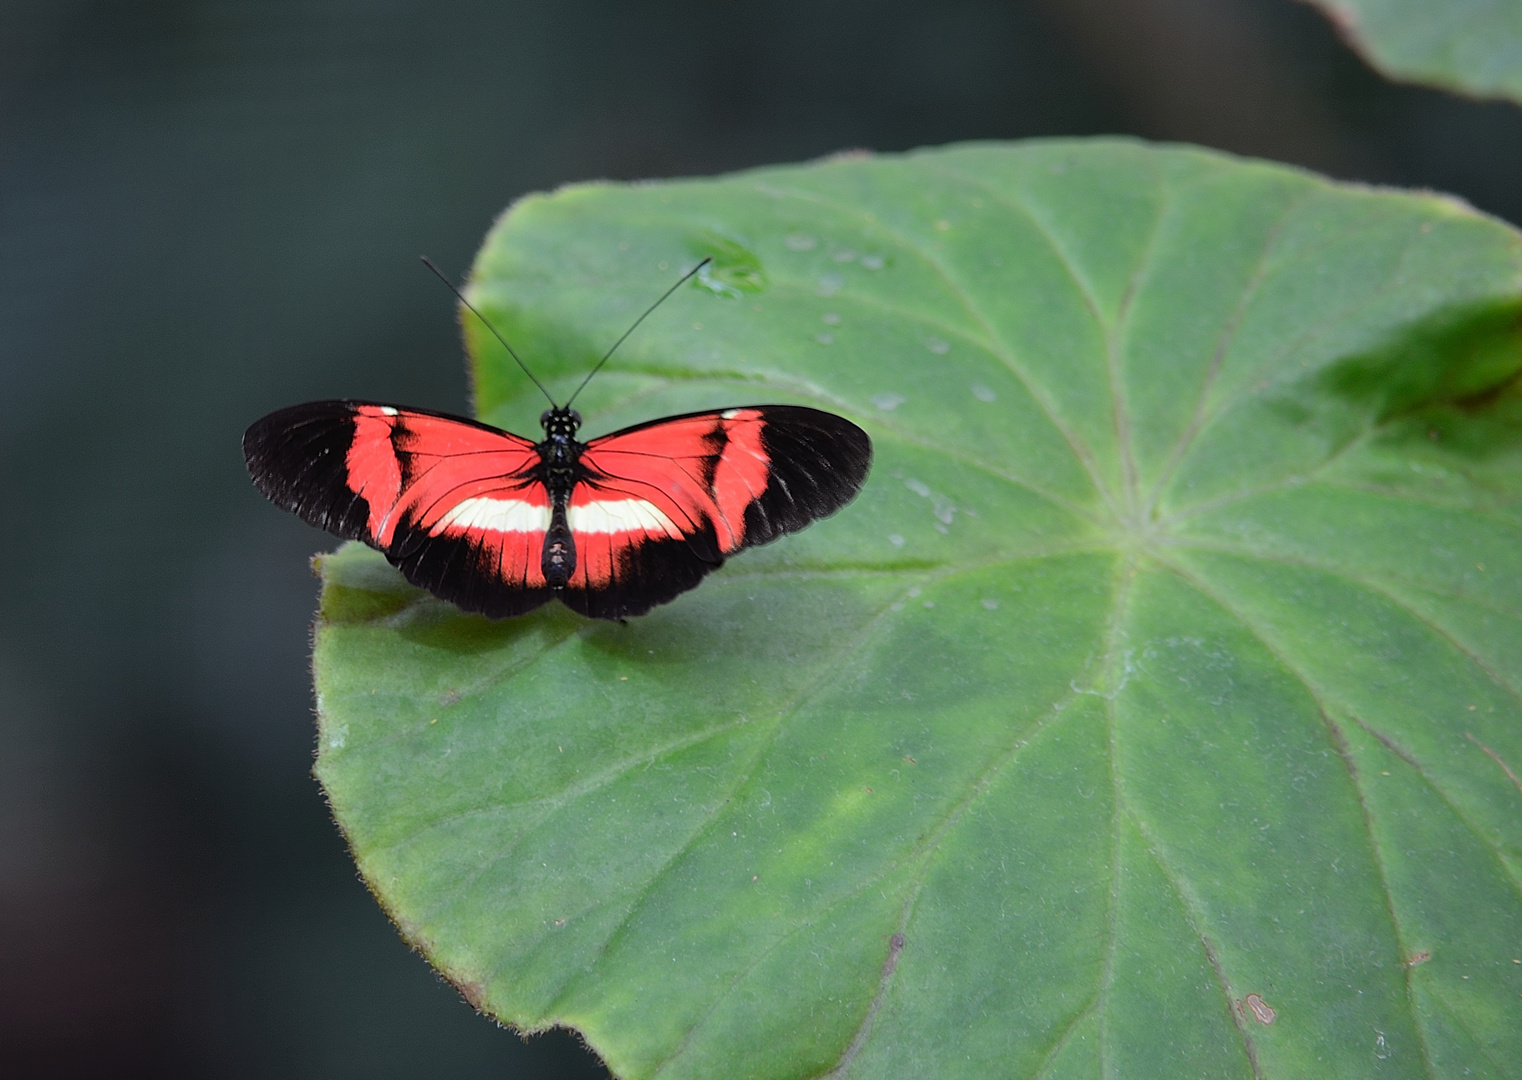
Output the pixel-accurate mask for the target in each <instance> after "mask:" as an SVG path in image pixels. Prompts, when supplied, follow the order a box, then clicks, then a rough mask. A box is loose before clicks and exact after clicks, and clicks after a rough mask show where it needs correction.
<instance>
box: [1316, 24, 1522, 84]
mask: <svg viewBox="0 0 1522 1080" xmlns="http://www.w3.org/2000/svg"><path fill="white" fill-rule="evenodd" d="M1310 3H1313V4H1315V5H1316V6H1317V7H1320V8H1322V9H1324V10H1325V11H1326V13H1327V14H1328V15H1329V16H1330V17H1331V19H1332V21H1333V22H1335V23H1336V24H1337V26H1338V27H1339V29H1341V30H1342V32H1343V35H1344V36H1345V37H1346V38H1347V39H1348V40H1349V42H1350V43H1351V44H1352V45H1354V46H1355V47H1356V48H1357V49H1358V50H1359V51H1360V52H1362V53H1363V54H1364V56H1365V57H1366V58H1367V59H1368V61H1369V63H1370V64H1372V65H1373V66H1374V67H1376V68H1378V69H1379V70H1380V71H1382V72H1384V74H1386V75H1388V76H1390V77H1391V78H1394V79H1401V80H1404V81H1407V82H1417V83H1426V84H1427V85H1429V86H1437V87H1441V88H1442V89H1444V90H1454V91H1457V92H1459V93H1461V94H1474V95H1476V96H1479V97H1498V98H1510V99H1511V100H1512V101H1518V102H1522V0H1310Z"/></svg>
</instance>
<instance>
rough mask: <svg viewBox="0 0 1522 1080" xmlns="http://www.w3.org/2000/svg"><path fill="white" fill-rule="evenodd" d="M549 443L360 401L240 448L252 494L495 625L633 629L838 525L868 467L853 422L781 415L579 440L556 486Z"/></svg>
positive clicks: (307, 416)
mask: <svg viewBox="0 0 1522 1080" xmlns="http://www.w3.org/2000/svg"><path fill="white" fill-rule="evenodd" d="M550 445H551V443H550V441H549V440H547V441H546V442H545V443H541V444H538V445H536V444H534V443H532V442H530V441H529V440H527V439H523V438H520V437H519V436H517V435H512V434H509V433H507V432H504V431H500V430H498V429H496V428H492V427H488V426H486V425H485V424H480V423H477V422H475V421H472V420H465V419H462V418H459V417H452V416H446V415H444V414H440V413H431V412H427V411H425V410H420V409H405V408H400V407H396V406H390V405H380V404H374V403H369V402H353V401H324V402H314V403H312V404H308V405H298V406H295V407H294V408H290V409H283V410H281V411H279V412H276V413H271V414H270V415H269V416H266V417H265V418H264V419H262V420H260V421H258V422H257V423H255V424H254V425H253V426H252V427H250V428H249V430H248V433H247V434H246V435H245V436H244V440H243V448H244V456H245V458H246V459H247V462H248V468H249V472H250V474H251V475H252V476H253V479H254V483H255V484H256V485H257V486H258V487H259V489H260V490H261V491H263V492H264V493H265V495H267V496H268V497H269V498H270V499H271V500H272V501H273V502H274V503H275V504H276V505H278V506H281V507H283V508H285V509H287V510H290V511H292V512H294V513H296V514H298V515H299V516H300V517H302V518H303V519H304V520H306V521H308V522H310V523H312V524H313V525H317V526H318V527H320V528H323V529H326V530H328V531H329V532H331V533H334V534H335V535H338V536H341V537H344V538H347V539H357V540H363V541H364V542H365V543H367V544H370V545H371V546H372V547H375V548H377V549H379V550H380V551H381V552H383V553H384V554H385V555H386V557H387V559H389V560H390V561H391V562H392V563H393V564H394V565H395V566H397V567H399V568H400V569H401V571H402V573H403V574H404V575H405V576H406V578H407V580H409V581H411V582H412V583H413V584H415V585H418V586H421V587H422V588H425V589H428V590H429V591H430V592H432V593H434V594H435V595H437V596H439V597H442V598H443V599H445V600H449V601H452V602H453V603H455V604H458V605H459V606H460V607H462V608H464V609H465V610H467V611H478V612H482V613H484V614H486V615H489V616H493V617H500V616H505V615H518V614H522V613H524V612H527V611H531V610H533V609H534V608H536V607H539V606H540V605H541V604H543V603H545V602H546V601H547V600H549V599H550V598H551V597H553V596H556V595H558V596H559V597H560V599H562V600H563V601H564V602H565V603H566V604H567V605H568V606H569V607H571V608H572V609H574V610H576V611H578V612H581V613H582V614H584V615H588V616H592V617H594V618H603V619H620V618H623V617H625V616H627V615H640V614H643V613H645V612H646V611H649V610H650V609H651V608H652V607H654V606H656V605H657V604H663V603H665V602H666V601H668V600H671V599H672V598H674V597H676V596H678V595H679V594H681V593H683V592H686V591H687V590H688V589H691V588H693V587H694V586H696V585H697V584H698V583H699V582H700V581H701V580H702V579H703V577H704V576H705V575H707V574H708V573H709V572H710V571H711V570H714V569H716V568H717V567H719V566H720V565H722V564H723V562H724V559H725V557H726V556H729V555H732V554H734V553H735V552H737V551H740V550H742V549H744V548H747V547H753V546H755V545H757V544H764V543H766V542H768V541H770V540H774V539H776V538H777V537H778V536H781V535H783V534H784V533H789V532H794V531H796V530H798V529H801V528H803V527H804V526H805V525H807V524H809V523H810V522H811V521H814V520H817V519H818V518H821V517H824V516H826V515H828V514H832V513H834V512H835V511H836V510H838V509H839V508H840V507H842V506H844V505H845V504H846V503H847V502H849V501H850V500H851V499H852V498H854V497H855V495H856V493H857V491H859V490H860V488H861V485H862V483H863V481H864V480H865V479H866V475H867V471H868V469H869V468H870V466H871V461H872V444H871V441H870V440H869V439H868V438H867V436H866V433H865V432H863V431H862V430H861V429H860V428H858V427H857V426H856V425H855V424H852V423H851V422H850V421H848V420H845V419H842V418H841V417H838V416H834V415H832V414H830V413H825V412H820V411H819V410H817V409H808V408H802V407H798V406H786V405H757V406H746V407H742V408H736V409H725V410H722V411H719V412H704V413H693V414H690V415H686V416H676V417H670V418H667V419H664V420H656V421H653V422H651V423H648V424H641V425H639V426H637V427H632V428H626V429H625V430H623V431H618V432H615V433H613V434H612V435H606V436H603V437H602V438H598V439H593V440H592V441H591V442H590V443H587V444H581V443H575V442H573V443H572V444H571V446H572V450H571V453H570V456H569V458H568V462H569V464H568V467H567V468H566V469H565V470H562V471H560V472H559V473H557V472H556V471H555V470H553V469H551V468H550V467H549V460H548V458H547V457H546V454H552V453H553V452H554V451H552V450H550V449H547V448H549V447H550ZM557 500H559V501H558V502H557ZM557 506H558V507H559V510H558V511H557ZM557 514H558V515H559V516H557ZM559 521H563V522H564V524H565V526H566V528H567V530H568V531H569V535H570V538H571V542H572V546H573V547H574V549H575V566H574V569H573V570H572V571H571V572H570V575H569V578H568V579H566V580H565V582H564V585H563V587H561V588H558V589H557V588H554V587H552V584H551V581H553V580H557V579H554V578H552V579H551V580H546V576H545V573H546V567H547V565H548V555H547V549H546V535H547V533H549V532H550V531H551V528H552V525H555V524H556V523H557V522H559ZM558 572H560V573H564V571H563V570H561V571H558Z"/></svg>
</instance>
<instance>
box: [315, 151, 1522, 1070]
mask: <svg viewBox="0 0 1522 1080" xmlns="http://www.w3.org/2000/svg"><path fill="white" fill-rule="evenodd" d="M704 255H712V256H714V258H715V264H714V269H713V272H712V275H711V278H712V280H705V281H702V282H698V281H695V282H694V283H693V284H692V285H691V286H689V287H687V288H685V289H683V290H682V291H681V292H680V293H678V294H677V295H676V296H674V297H673V298H672V300H671V301H670V302H668V304H667V305H666V306H665V307H664V308H662V309H661V311H660V312H659V313H658V314H657V315H656V316H653V317H652V318H651V319H650V320H649V321H648V322H647V323H646V324H645V325H644V326H643V327H642V328H641V330H640V332H639V333H638V334H637V335H636V336H635V337H634V338H632V339H631V340H630V341H629V342H628V344H627V345H626V346H625V347H624V351H621V352H620V354H619V356H618V357H617V358H616V360H615V362H614V363H613V364H611V365H610V366H609V368H608V369H607V370H606V371H604V372H603V373H602V374H601V375H599V377H598V379H597V380H595V381H594V382H593V383H592V385H591V387H590V388H589V390H588V392H587V394H586V395H585V396H584V397H583V398H582V399H581V401H580V402H579V404H581V405H582V406H583V411H584V413H585V414H586V416H587V425H586V428H585V431H586V432H587V434H588V435H596V434H599V433H601V432H604V431H608V430H612V429H614V428H617V427H619V426H621V425H624V424H627V423H631V422H634V421H637V420H641V419H646V418H650V417H654V416H659V415H662V414H664V413H669V412H679V411H683V410H688V409H695V408H701V407H707V406H719V405H738V404H749V403H757V402H777V401H781V402H800V403H808V404H814V405H818V406H822V407H825V408H829V409H832V410H836V411H839V412H842V413H844V414H845V415H847V416H850V417H851V418H853V419H855V420H857V421H859V422H860V423H862V424H863V425H864V426H866V427H867V429H868V430H869V431H870V433H871V434H872V436H873V439H874V440H875V443H876V448H877V460H876V465H875V467H874V471H873V474H872V477H871V479H870V481H869V483H868V485H867V487H866V489H865V490H864V492H863V493H862V495H861V497H860V498H859V499H858V500H857V501H856V502H855V503H854V504H852V505H851V506H850V507H848V508H847V509H846V510H844V511H842V512H841V513H840V514H838V515H836V516H835V517H833V518H831V519H829V520H828V521H825V522H822V523H820V524H818V525H816V526H814V527H812V528H811V529H809V530H808V531H807V532H805V533H803V534H801V535H799V536H797V537H791V538H788V539H786V540H783V541H781V542H779V543H776V544H774V545H771V546H770V547H767V548H763V549H760V550H757V551H754V552H748V553H745V554H744V555H742V556H740V557H738V558H736V559H734V560H732V561H731V562H730V563H729V564H728V565H727V566H726V567H725V568H724V569H723V570H722V571H720V572H719V573H717V574H715V575H713V577H712V578H711V579H710V580H709V581H708V582H707V583H706V584H705V585H704V586H702V587H701V588H700V589H698V590H697V591H695V592H693V593H690V594H687V595H684V596H683V597H681V598H679V599H678V600H677V601H676V602H674V603H672V604H670V605H668V606H665V607H662V608H660V609H658V610H657V611H656V612H654V613H652V614H651V615H649V616H648V617H645V618H641V619H638V620H633V621H631V623H630V624H629V625H626V626H620V625H615V624H606V623H593V622H588V621H585V620H581V619H578V618H577V617H575V616H573V615H571V614H570V613H569V612H567V611H565V610H563V609H560V608H559V607H558V606H554V607H551V608H547V609H544V610H543V611H541V612H540V613H536V614H535V615H532V616H529V617H526V618H522V619H515V620H507V621H503V622H496V623H493V622H489V621H486V620H484V619H480V618H477V617H473V616H465V615H462V614H461V613H460V612H458V611H457V610H455V609H454V608H452V607H450V606H448V605H445V604H441V603H439V602H437V601H434V600H432V599H431V598H429V597H427V596H426V595H423V594H420V593H418V592H417V591H415V590H413V589H411V588H410V587H409V586H407V585H406V584H405V583H404V582H402V580H401V579H400V577H399V576H398V575H397V574H395V573H394V572H393V571H392V570H391V569H390V568H389V567H387V566H386V565H385V563H384V562H383V561H382V560H381V559H380V557H379V556H378V555H376V554H375V553H374V552H371V551H369V550H367V549H364V548H360V547H353V546H351V547H348V548H344V549H342V550H340V551H339V552H338V553H336V554H334V555H331V556H326V557H324V558H322V560H321V568H322V572H323V577H324V582H325V585H324V592H323V600H322V610H321V614H320V620H319V624H318V632H317V639H316V659H315V664H316V680H317V689H318V703H319V711H320V725H321V728H320V742H319V760H318V773H319V775H320V778H321V780H322V783H323V785H324V787H325V788H326V790H327V792H328V795H329V797H330V799H331V801H332V806H333V809H334V812H335V814H336V815H337V817H338V820H339V822H340V824H341V825H342V827H343V829H344V831H345V833H346V835H347V836H348V838H349V841H350V844H351V845H352V849H353V852H354V855H355V857H356V859H357V860H358V862H359V865H360V868H361V869H362V871H363V873H364V875H365V877H366V879H367V880H368V881H369V882H370V884H371V887H372V888H373V889H374V891H375V893H376V895H377V897H378V898H379V899H380V901H381V902H382V904H384V905H385V907H386V908H387V910H388V911H389V912H390V913H391V915H392V917H393V918H394V919H395V920H396V922H397V924H398V925H399V927H400V928H401V930H402V932H403V933H404V935H405V936H406V937H407V938H408V939H409V940H410V941H411V942H413V943H414V944H415V945H417V946H418V947H419V948H420V949H421V950H423V951H424V953H425V954H426V955H427V956H428V957H429V959H430V960H431V961H432V962H433V963H434V964H435V965H436V966H437V967H438V968H439V969H440V970H441V971H443V972H444V973H445V974H446V975H447V976H448V977H449V978H450V979H451V980H452V981H454V982H455V983H456V984H457V985H458V986H460V987H461V988H462V989H463V990H464V992H465V993H466V995H467V996H468V997H469V998H470V1000H471V1001H472V1002H473V1003H475V1004H476V1005H477V1006H478V1007H480V1008H481V1009H483V1010H484V1011H486V1012H488V1013H490V1014H491V1015H493V1016H496V1017H498V1018H500V1019H501V1020H503V1021H505V1022H508V1023H510V1024H512V1025H514V1026H516V1027H518V1028H521V1029H525V1030H534V1029H541V1028H544V1027H548V1026H552V1025H568V1026H572V1027H574V1028H576V1029H578V1030H579V1031H581V1032H582V1033H583V1034H584V1035H585V1037H586V1038H587V1040H588V1041H589V1043H590V1044H591V1045H592V1046H593V1047H594V1048H595V1049H596V1050H597V1051H598V1053H600V1054H601V1055H602V1056H603V1058H604V1059H605V1060H606V1062H607V1063H608V1065H609V1067H610V1068H611V1069H612V1070H613V1072H614V1073H615V1074H616V1075H618V1076H622V1077H631V1078H632V1077H651V1076H661V1077H714V1076H726V1077H727V1076H746V1077H774V1078H778V1080H782V1078H802V1077H812V1076H821V1075H826V1074H830V1075H840V1076H856V1077H874V1078H886V1077H934V1078H938V1080H951V1078H957V1077H976V1078H984V1077H995V1076H1000V1077H1002V1076H1008V1077H1032V1076H1041V1077H1070V1076H1100V1075H1106V1076H1112V1075H1115V1076H1129V1077H1165V1076H1167V1077H1175V1076H1176V1077H1186V1076H1187V1077H1192V1076H1211V1077H1244V1078H1249V1077H1255V1076H1267V1077H1312V1076H1315V1077H1362V1076H1372V1075H1375V1074H1377V1075H1379V1076H1382V1077H1431V1076H1443V1077H1448V1076H1454V1077H1457V1076H1462V1075H1474V1076H1493V1077H1501V1076H1513V1077H1515V1076H1522V781H1519V779H1518V772H1519V770H1522V696H1519V695H1522V508H1519V504H1518V497H1519V495H1522V399H1519V397H1518V396H1517V394H1516V393H1515V392H1514V390H1513V385H1514V379H1515V377H1516V375H1517V373H1518V372H1519V371H1522V340H1519V335H1518V317H1519V312H1522V238H1519V236H1518V235H1517V234H1516V233H1515V232H1514V231H1513V230H1511V229H1510V228H1508V227H1507V226H1505V225H1503V224H1501V223H1499V222H1497V221H1495V220H1493V219H1490V218H1487V217H1484V216H1483V215H1480V214H1478V213H1476V212H1475V211H1473V210H1471V209H1469V208H1468V207H1466V206H1465V205H1463V204H1461V203H1459V202H1458V201H1456V200H1451V199H1447V198H1444V197H1440V196H1434V195H1426V194H1402V193H1397V192H1392V191H1384V190H1371V189H1367V188H1360V187H1354V186H1345V185H1336V184H1332V183H1330V182H1327V181H1323V180H1321V179H1318V178H1316V177H1315V176H1312V175H1310V174H1307V173H1303V172H1299V171H1295V170H1292V169H1288V168H1284V167H1280V166H1271V165H1265V164H1261V163H1256V162H1250V161H1244V160H1240V159H1234V158H1229V157H1226V156H1223V155H1219V154H1214V153H1208V152H1204V151H1193V150H1184V149H1170V148H1158V147H1153V146H1148V145H1145V144H1140V143H1135V142H1126V141H1088V142H1083V141H1077V142H1033V143H1024V144H1003V145H1001V144H984V145H977V144H972V145H964V146H959V147H953V148H950V149H946V150H937V151H927V152H921V153H915V154H910V155H907V156H902V157H894V156H884V157H879V158H874V159H864V158H861V157H853V158H846V159H839V160H832V161H826V162H822V163H819V164H815V165H809V166H803V167H794V168H775V169H766V170H760V171H754V172H748V173H741V174H737V175H734V176H729V177H724V178H720V179H716V180H698V181H675V182H668V183H659V184H641V185H634V186H626V185H617V184H590V185H581V186H574V187H571V188H567V189H563V190H561V191H559V192H557V193H556V194H554V195H549V196H532V197H529V198H527V199H524V200H522V201H520V202H519V203H518V204H517V205H516V206H515V207H514V208H513V210H512V211H511V212H510V213H509V214H508V215H507V216H506V217H505V218H504V219H503V220H502V221H501V222H500V223H499V225H498V226H497V228H496V229H495V230H494V231H493V232H492V234H491V235H490V236H489V238H488V240H487V242H486V245H485V247H484V248H483V249H482V251H481V253H480V255H479V258H478V260H477V263H476V267H475V272H474V277H473V282H472V290H473V299H474V300H475V301H476V303H477V304H478V305H480V306H481V307H482V309H483V311H485V312H486V313H487V314H488V315H489V316H490V317H492V318H493V319H494V320H495V321H496V323H497V325H498V326H499V327H500V328H501V329H502V331H503V332H504V334H505V335H506V336H507V337H508V339H509V340H510V341H513V342H514V343H515V345H516V347H517V348H518V350H519V352H520V353H521V354H522V355H524V356H525V357H526V358H527V359H528V360H529V363H530V364H531V365H534V366H535V370H536V372H538V373H539V374H540V376H541V378H544V379H546V381H547V383H548V385H549V386H550V388H551V390H552V392H558V393H561V394H562V396H563V395H564V393H565V392H566V391H567V390H568V389H569V388H570V387H571V386H573V385H574V384H575V381H576V380H577V379H578V378H579V377H580V376H581V375H582V374H583V373H584V372H585V371H586V370H587V369H588V368H589V366H590V365H591V364H592V363H594V362H595V360H596V358H597V357H598V356H599V355H600V354H601V352H602V350H604V349H605V348H606V347H607V344H608V343H609V342H611V341H612V340H613V339H614V338H616V337H617V335H618V334H619V333H620V332H621V330H622V329H623V328H624V327H625V326H626V325H627V324H628V322H629V321H630V319H632V317H633V316H634V315H636V314H638V312H639V311H640V310H642V307H643V305H644V304H646V303H648V300H649V298H650V296H651V295H652V294H655V293H658V292H659V289H660V288H661V287H662V286H663V284H664V283H665V282H667V281H669V280H670V279H671V278H672V277H673V276H674V275H676V274H678V273H680V272H681V271H682V270H684V269H686V268H688V267H689V266H691V265H692V263H693V262H694V261H696V260H697V259H698V258H700V257H702V256H704ZM466 326H467V337H468V339H469V341H470V343H471V347H472V351H473V355H474V357H475V372H476V388H477V405H478V410H479V413H480V415H481V416H482V418H484V419H486V420H488V421H491V422H493V423H498V424H502V425H505V426H509V427H512V428H514V429H516V430H518V431H521V432H532V431H533V430H534V416H535V415H536V414H537V412H538V410H539V409H540V408H541V404H542V402H540V401H536V400H535V397H536V395H537V391H535V390H534V389H533V387H532V386H531V385H529V384H528V383H527V380H525V379H523V378H522V377H521V375H520V374H518V373H516V371H515V369H514V368H513V367H512V365H511V361H510V360H509V359H508V358H507V356H506V354H505V353H504V352H503V351H502V350H501V347H500V346H499V345H497V344H496V343H495V341H494V340H492V339H490V338H489V337H488V336H487V334H486V333H485V332H484V331H483V330H481V329H480V327H479V326H478V325H475V324H473V323H470V322H467V324H466Z"/></svg>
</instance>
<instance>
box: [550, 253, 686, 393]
mask: <svg viewBox="0 0 1522 1080" xmlns="http://www.w3.org/2000/svg"><path fill="white" fill-rule="evenodd" d="M711 262H713V256H712V255H710V256H709V257H708V258H706V259H704V260H703V261H702V262H700V263H698V264H697V265H696V266H694V267H693V268H692V269H691V270H689V271H687V272H686V273H685V274H683V275H682V276H681V277H679V278H677V281H676V284H675V285H673V286H671V288H669V289H667V290H666V291H665V292H663V293H661V298H660V299H659V300H657V301H656V302H655V303H653V304H651V305H650V306H649V307H647V308H646V309H645V314H644V315H641V316H640V317H639V318H637V319H635V320H634V322H633V323H632V324H631V325H630V327H629V329H627V330H625V331H624V332H623V336H622V337H620V338H619V339H618V340H617V341H615V342H614V343H613V348H612V349H609V350H608V351H607V352H605V353H603V356H602V359H601V360H599V361H597V366H596V367H594V368H593V369H592V370H591V371H589V372H587V377H586V378H585V379H582V380H581V385H580V386H578V387H577V388H576V393H575V394H572V395H571V396H570V398H569V399H568V400H567V401H566V403H565V407H566V408H567V409H569V408H570V407H571V402H572V401H575V400H576V395H577V394H580V393H581V392H582V391H583V390H585V389H586V388H587V383H589V382H591V381H592V376H593V375H596V374H597V373H598V372H599V371H601V370H602V366H603V365H604V364H606V363H607V362H608V357H610V356H612V355H613V353H614V350H616V349H617V348H618V347H619V346H620V345H622V344H623V343H624V339H625V338H627V337H628V336H629V335H630V334H632V333H634V331H635V329H636V328H637V327H638V326H639V324H640V323H642V322H644V321H645V318H646V317H647V316H648V315H649V314H650V313H651V312H652V311H654V310H655V309H656V308H658V307H660V306H661V305H662V304H664V303H665V302H666V299H667V297H669V296H670V295H671V294H672V293H674V292H676V291H677V290H678V289H680V288H681V287H682V286H683V285H684V284H685V283H686V282H687V280H688V279H689V278H691V277H692V276H693V275H694V274H696V273H697V272H698V271H699V270H701V269H703V267H705V266H707V265H708V264H709V263H711Z"/></svg>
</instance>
